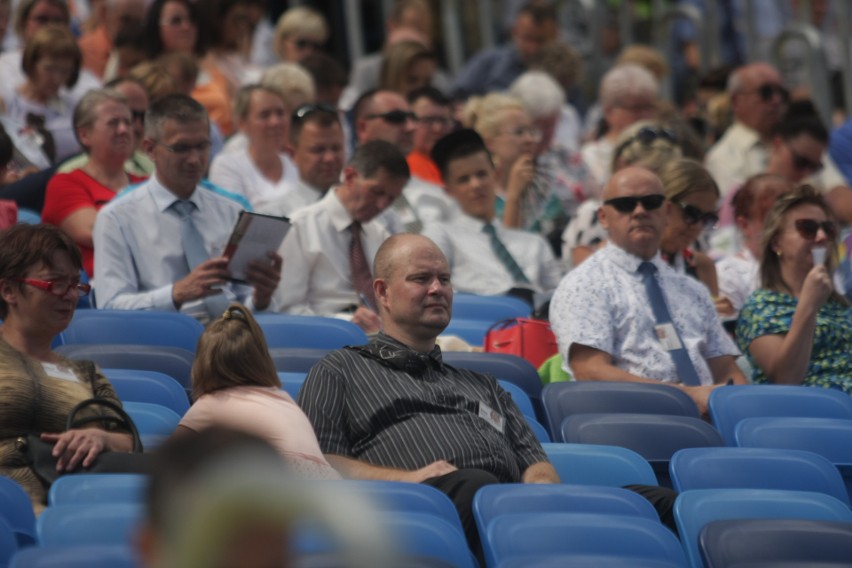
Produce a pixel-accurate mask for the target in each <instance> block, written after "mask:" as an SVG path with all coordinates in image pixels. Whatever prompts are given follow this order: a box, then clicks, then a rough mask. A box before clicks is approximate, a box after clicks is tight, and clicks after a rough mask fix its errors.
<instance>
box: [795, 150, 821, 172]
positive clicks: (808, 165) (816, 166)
mask: <svg viewBox="0 0 852 568" xmlns="http://www.w3.org/2000/svg"><path fill="white" fill-rule="evenodd" d="M787 149H788V150H789V151H790V156H792V158H793V167H794V168H796V169H797V170H800V171H803V172H811V173H816V172H818V171H820V170H822V167H823V166H822V161H821V160H817V161H813V160H811V159H810V158H808V157H807V156H803V155H802V154H799V153H798V152H796V151H795V150H794V149H793V147H792V146H790V145H789V144H787Z"/></svg>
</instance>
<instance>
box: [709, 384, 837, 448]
mask: <svg viewBox="0 0 852 568" xmlns="http://www.w3.org/2000/svg"><path fill="white" fill-rule="evenodd" d="M709 407H710V417H711V418H712V420H713V424H714V425H715V426H716V428H717V429H718V430H719V432H720V433H721V434H722V438H723V439H724V440H725V444H726V445H728V446H734V445H736V439H735V431H736V427H737V423H738V422H739V421H740V420H742V419H743V418H758V417H761V416H777V417H783V416H789V417H804V418H807V417H812V418H843V419H846V420H852V397H850V396H849V395H848V394H845V393H844V392H842V391H839V390H834V389H823V388H817V387H801V386H781V385H738V386H729V387H723V388H718V389H714V390H713V392H712V393H710V401H709Z"/></svg>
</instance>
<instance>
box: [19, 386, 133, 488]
mask: <svg viewBox="0 0 852 568" xmlns="http://www.w3.org/2000/svg"><path fill="white" fill-rule="evenodd" d="M90 406H100V407H103V408H107V409H109V410H111V411H112V412H113V413H114V415H112V414H106V413H100V414H98V415H95V416H87V417H85V418H78V417H77V415H78V414H79V413H80V412H81V411H82V410H83V409H85V408H89V407H90ZM93 422H101V423H104V424H105V425H114V426H115V427H116V428H117V429H119V430H125V431H127V432H129V433H130V435H131V436H132V437H133V450H132V452H133V453H127V452H110V451H104V452H101V453H100V455H98V457H97V458H95V461H94V463H92V465H90V466H89V467H87V468H82V467H78V468H77V469H76V470H75V471H66V472H59V471H56V461H57V458H55V457H53V446H54V444H53V443H52V442H46V441H44V440H42V439H41V434H39V433H34V434H27V436H26V437H23V436H22V437H20V438H18V450H19V451H21V452H22V453H23V455H24V458H25V459H26V461H27V464H28V465H29V466H30V468H31V469H32V470H33V472H34V473H35V474H36V475H37V476H38V477H39V479H41V481H42V483H43V484H44V486H45V487H50V485H51V484H52V483H53V482H54V481H56V480H57V478H59V476H60V475H68V474H74V473H145V469H146V468H145V467H144V460H142V461H140V459H139V458H140V457H141V456H140V454H141V453H142V440H141V438H140V437H139V431H138V430H137V429H136V425H135V424H134V423H133V419H131V418H130V416H129V415H128V414H127V413H126V412H125V411H124V409H122V408H121V407H120V406H119V405H117V404H115V403H114V402H112V401H111V400H107V399H104V398H89V399H86V400H84V401H82V402H81V403H79V404H78V405H77V406H75V407H74V408H72V409H71V412H69V413H68V420H67V421H66V422H65V430H66V431H68V430H73V429H75V428H81V427H83V426H85V425H87V424H91V423H93Z"/></svg>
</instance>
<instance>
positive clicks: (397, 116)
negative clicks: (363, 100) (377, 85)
mask: <svg viewBox="0 0 852 568" xmlns="http://www.w3.org/2000/svg"><path fill="white" fill-rule="evenodd" d="M364 118H367V119H373V118H381V119H382V120H384V121H385V122H387V123H389V124H405V123H406V122H407V121H409V120H417V116H416V115H415V114H414V113H413V112H411V111H405V110H399V109H397V110H392V111H388V112H385V113H382V114H368V115H367V116H366V117H364Z"/></svg>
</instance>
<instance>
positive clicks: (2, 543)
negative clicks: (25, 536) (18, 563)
mask: <svg viewBox="0 0 852 568" xmlns="http://www.w3.org/2000/svg"><path fill="white" fill-rule="evenodd" d="M18 548H19V547H18V538H17V535H16V534H15V531H14V530H12V527H11V526H10V525H9V523H8V522H6V519H4V518H3V517H0V567H5V566H8V564H9V560H10V559H11V558H12V557H13V556H14V555H15V553H16V552H17V551H18Z"/></svg>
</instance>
